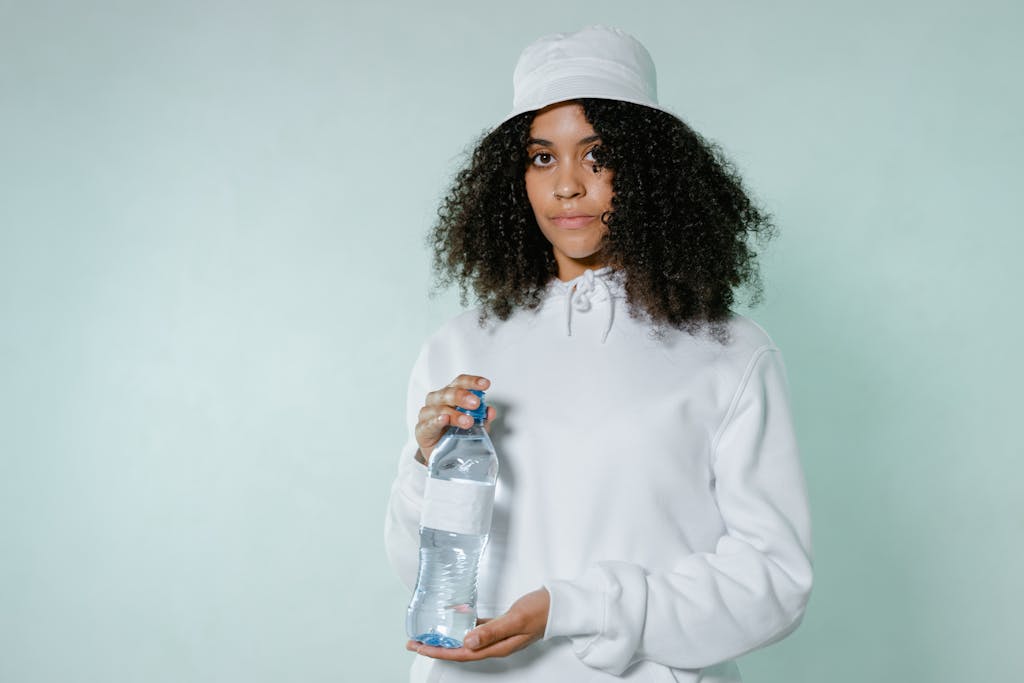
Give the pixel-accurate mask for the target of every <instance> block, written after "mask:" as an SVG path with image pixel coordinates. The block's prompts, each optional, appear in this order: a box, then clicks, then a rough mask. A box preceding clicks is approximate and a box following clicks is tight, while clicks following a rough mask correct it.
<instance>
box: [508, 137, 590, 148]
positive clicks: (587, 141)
mask: <svg viewBox="0 0 1024 683" xmlns="http://www.w3.org/2000/svg"><path fill="white" fill-rule="evenodd" d="M600 139H601V136H600V135H591V136H589V137H585V138H583V139H582V140H580V141H579V142H577V143H576V146H577V147H578V146H580V145H589V144H590V143H591V142H597V141H598V140H600ZM531 145H540V146H541V147H554V146H555V143H553V142H551V141H550V140H544V139H542V138H529V139H528V140H527V141H526V146H527V147H529V146H531Z"/></svg>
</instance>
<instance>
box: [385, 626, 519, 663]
mask: <svg viewBox="0 0 1024 683" xmlns="http://www.w3.org/2000/svg"><path fill="white" fill-rule="evenodd" d="M535 640H538V636H535V635H527V634H524V633H518V634H516V635H513V636H511V637H509V638H505V639H503V640H499V641H497V642H495V643H492V644H490V645H488V646H487V647H484V648H481V649H479V650H470V649H468V648H466V647H457V648H446V647H433V646H430V645H424V644H423V643H420V642H417V641H414V640H410V641H408V642H407V643H406V644H405V649H406V650H409V651H410V652H415V653H417V654H421V655H423V656H424V657H431V658H433V659H445V660H448V661H452V662H473V661H478V660H481V659H488V658H491V657H507V656H508V655H510V654H512V653H513V652H516V651H517V650H522V649H523V648H524V647H526V646H527V645H529V644H530V643H532V642H534V641H535Z"/></svg>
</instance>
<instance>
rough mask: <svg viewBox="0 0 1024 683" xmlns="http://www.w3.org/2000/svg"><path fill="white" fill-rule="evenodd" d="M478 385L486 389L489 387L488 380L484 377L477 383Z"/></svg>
mask: <svg viewBox="0 0 1024 683" xmlns="http://www.w3.org/2000/svg"><path fill="white" fill-rule="evenodd" d="M476 384H477V386H480V387H485V386H487V380H485V379H484V378H483V377H481V378H480V379H478V380H477V381H476Z"/></svg>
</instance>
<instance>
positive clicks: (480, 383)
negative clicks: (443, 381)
mask: <svg viewBox="0 0 1024 683" xmlns="http://www.w3.org/2000/svg"><path fill="white" fill-rule="evenodd" d="M448 386H450V387H458V388H460V389H479V390H481V391H482V390H484V389H486V388H487V387H489V386H491V380H489V379H487V378H486V377H483V376H481V375H459V376H458V377H456V378H455V379H453V380H452V381H451V382H449V384H448Z"/></svg>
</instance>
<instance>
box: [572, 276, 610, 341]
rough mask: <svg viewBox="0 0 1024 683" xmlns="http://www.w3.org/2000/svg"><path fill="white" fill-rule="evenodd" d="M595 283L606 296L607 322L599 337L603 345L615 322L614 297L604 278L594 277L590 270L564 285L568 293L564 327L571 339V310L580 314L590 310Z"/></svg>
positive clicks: (595, 288)
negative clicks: (598, 284) (602, 289)
mask: <svg viewBox="0 0 1024 683" xmlns="http://www.w3.org/2000/svg"><path fill="white" fill-rule="evenodd" d="M595 282H600V283H601V286H602V287H604V291H605V293H606V294H607V295H608V320H607V322H606V323H605V327H604V333H603V334H602V335H601V343H602V344H603V343H604V342H605V340H606V339H608V333H609V332H611V330H612V323H613V322H614V321H615V296H614V295H613V294H612V290H611V287H609V286H608V283H607V282H605V280H604V278H602V277H594V271H592V270H587V271H585V272H584V273H583V275H580V276H579V277H578V278H576V279H575V280H572V281H570V282H567V283H566V287H568V289H569V293H568V296H567V297H566V299H565V325H566V332H567V333H568V336H570V337H571V336H572V312H573V309H575V310H577V311H579V312H580V313H585V312H587V311H589V310H590V307H591V301H590V298H591V297H592V296H593V295H594V292H595V291H596V290H597V287H596V286H595V284H594V283H595Z"/></svg>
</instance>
